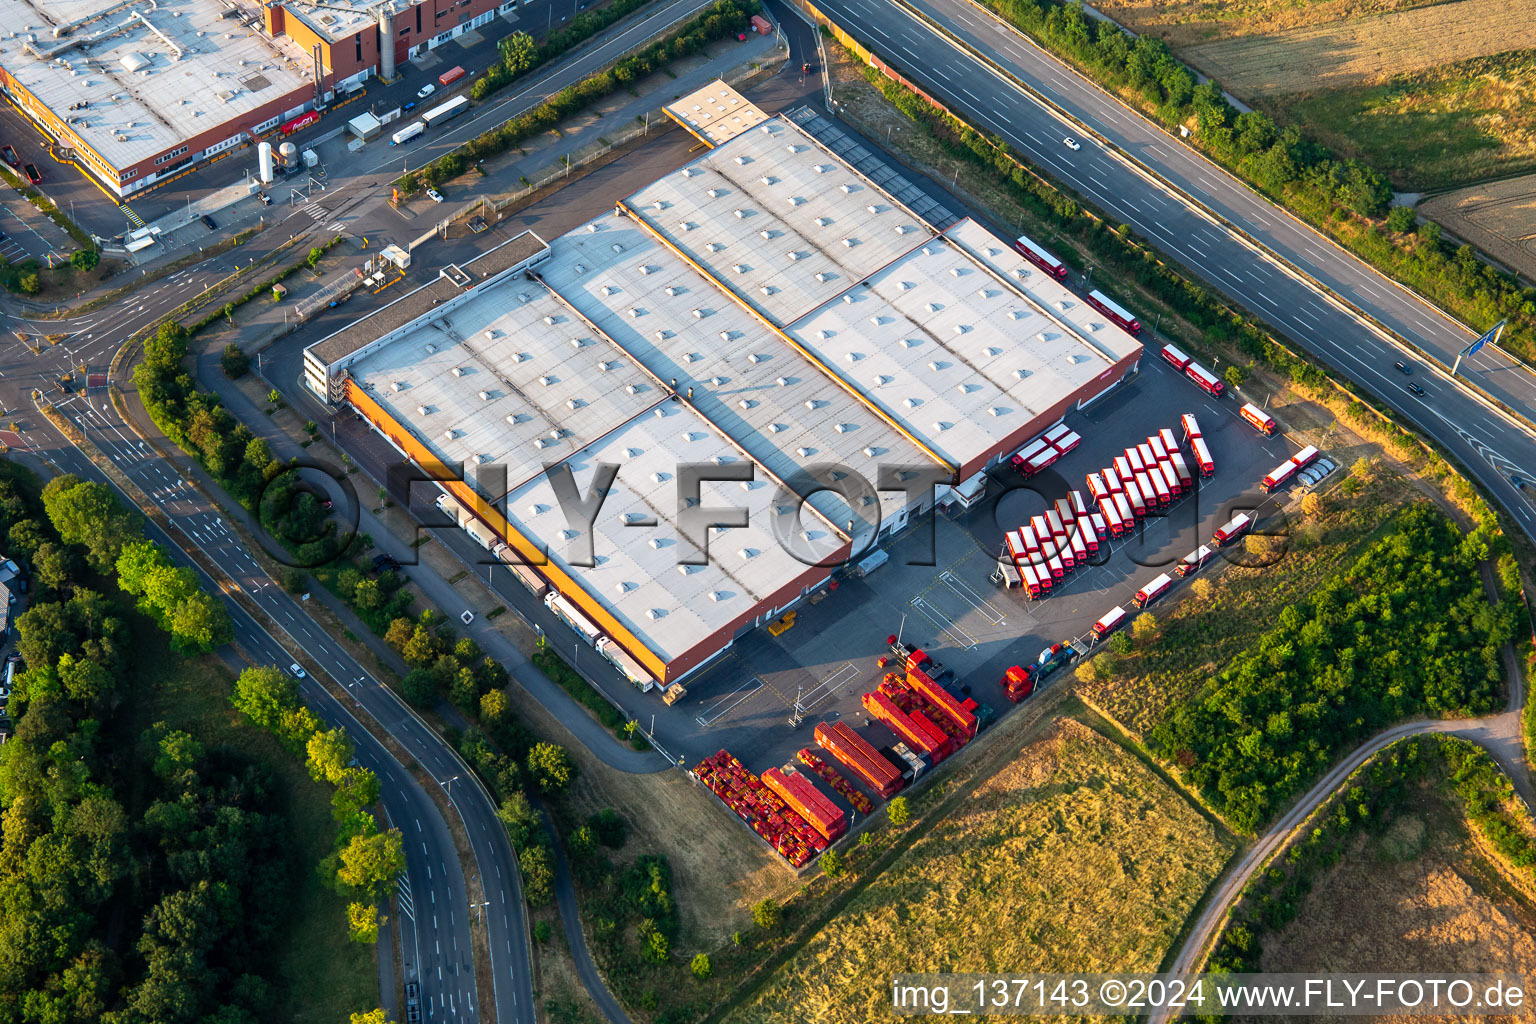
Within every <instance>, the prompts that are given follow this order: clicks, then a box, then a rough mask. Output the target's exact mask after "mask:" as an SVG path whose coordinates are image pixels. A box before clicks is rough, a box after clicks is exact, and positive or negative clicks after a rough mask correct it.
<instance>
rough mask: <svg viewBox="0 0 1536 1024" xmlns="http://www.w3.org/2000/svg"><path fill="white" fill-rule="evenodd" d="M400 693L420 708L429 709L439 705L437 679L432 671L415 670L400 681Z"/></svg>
mask: <svg viewBox="0 0 1536 1024" xmlns="http://www.w3.org/2000/svg"><path fill="white" fill-rule="evenodd" d="M400 692H401V694H403V695H404V697H405V699H406V700H408V701H410V702H411V703H412V704H414V705H416V706H417V707H418V708H429V707H431V706H432V705H433V704H436V703H437V695H438V692H439V691H438V686H437V677H436V676H434V675H433V674H432V672H431V670H430V669H425V668H413V669H411V670H410V671H409V672H407V673H406V674H405V678H404V679H402V680H400Z"/></svg>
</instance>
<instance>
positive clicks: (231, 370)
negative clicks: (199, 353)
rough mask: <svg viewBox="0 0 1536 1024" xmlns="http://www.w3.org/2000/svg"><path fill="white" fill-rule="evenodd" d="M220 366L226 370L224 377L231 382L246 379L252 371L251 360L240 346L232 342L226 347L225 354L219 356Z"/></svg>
mask: <svg viewBox="0 0 1536 1024" xmlns="http://www.w3.org/2000/svg"><path fill="white" fill-rule="evenodd" d="M219 365H220V366H221V367H223V369H224V376H226V377H228V378H229V379H230V380H237V379H239V378H241V377H244V376H245V375H246V374H247V373H248V372H250V369H251V360H250V357H248V356H247V355H246V354H245V353H244V352H242V351H241V350H240V346H239V345H236V344H235V343H234V342H230V343H229V344H228V345H225V346H224V351H223V353H222V354H221V355H220V356H219Z"/></svg>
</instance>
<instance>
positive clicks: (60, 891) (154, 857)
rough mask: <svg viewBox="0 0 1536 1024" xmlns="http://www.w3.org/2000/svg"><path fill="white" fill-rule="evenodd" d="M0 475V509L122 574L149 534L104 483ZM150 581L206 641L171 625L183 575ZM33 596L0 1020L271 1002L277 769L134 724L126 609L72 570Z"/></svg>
mask: <svg viewBox="0 0 1536 1024" xmlns="http://www.w3.org/2000/svg"><path fill="white" fill-rule="evenodd" d="M3 475H4V476H5V477H6V479H5V482H4V483H3V484H0V518H3V519H4V520H5V525H6V527H7V530H8V532H9V533H21V534H28V533H30V534H31V536H32V537H33V538H34V539H35V540H37V545H36V548H35V550H37V551H41V550H46V549H47V546H48V545H57V546H59V547H61V548H63V549H65V550H66V551H67V552H68V553H69V555H70V557H72V558H76V559H78V560H79V561H77V562H76V565H77V566H78V565H79V562H85V563H88V564H89V566H90V567H91V569H92V570H94V571H95V572H97V573H100V574H103V575H110V574H111V573H112V572H114V571H115V567H116V563H117V559H118V558H119V557H121V554H122V552H123V551H124V550H127V549H129V548H131V547H132V546H133V545H134V544H136V543H137V542H138V538H139V537H140V536H141V533H140V530H139V521H138V519H137V517H136V516H135V515H133V514H130V513H128V512H127V511H126V510H124V509H122V508H121V506H118V505H117V504H116V502H115V500H113V501H107V500H105V499H107V498H111V495H110V493H109V492H108V493H106V494H103V493H102V491H98V490H96V489H95V488H93V487H90V486H87V485H85V484H82V483H80V482H79V481H77V480H73V479H72V478H57V479H55V480H54V481H52V482H51V483H50V484H49V488H48V489H45V494H44V497H43V500H42V501H41V502H38V501H37V500H36V498H30V499H29V498H28V497H27V496H26V495H25V494H24V493H22V491H23V489H19V488H18V487H17V486H16V484H15V478H14V476H13V475H12V474H11V473H10V472H9V471H7V472H6V473H5V474H3ZM97 486H100V485H97ZM77 499H78V500H77ZM39 505H41V506H43V507H42V508H39V507H38V506H39ZM22 524H30V525H28V526H26V527H25V528H22ZM76 571H77V572H78V573H79V574H80V575H84V570H80V569H78V568H77V570H76ZM172 574H174V570H173V571H172ZM151 592H153V593H154V594H155V595H156V598H155V599H156V600H157V601H160V602H161V604H160V605H159V609H160V610H161V611H162V612H164V615H165V617H164V618H162V617H161V616H159V615H156V616H155V617H154V621H156V622H158V623H160V625H161V626H162V628H165V629H166V630H167V631H168V632H171V635H172V637H173V640H174V641H175V642H177V643H178V645H180V646H182V647H183V648H184V649H197V648H198V647H199V646H200V644H199V642H198V638H197V637H195V636H191V635H188V634H186V633H181V634H178V633H177V632H176V630H175V625H174V620H175V619H177V617H178V615H179V614H180V613H181V612H182V611H183V610H184V605H185V603H186V601H187V595H185V594H184V593H182V592H181V590H180V586H179V583H176V582H170V583H167V584H166V586H165V587H164V588H163V589H161V588H158V587H156V588H151V589H148V590H146V591H145V593H146V594H148V593H151ZM35 596H36V603H35V604H34V605H33V606H32V607H31V608H29V609H28V610H27V611H26V612H24V613H22V614H21V615H20V616H18V618H17V621H16V631H17V645H18V650H19V652H20V653H21V654H22V656H23V658H24V659H25V665H26V668H25V670H24V671H22V672H20V673H18V675H17V676H16V680H15V688H14V691H13V693H12V695H11V698H10V709H9V710H10V714H11V716H12V718H13V719H14V720H15V733H14V735H13V736H12V737H11V739H10V740H9V742H7V743H6V744H5V745H4V746H3V747H0V808H3V812H0V831H3V833H4V845H3V852H4V856H3V857H0V1021H3V1022H7V1024H9V1022H17V1024H20V1022H29V1024H30V1022H48V1024H74V1022H81V1024H87V1022H89V1024H182V1022H186V1024H193V1022H198V1024H257V1022H259V1021H264V1020H268V1019H270V1017H271V1014H272V1013H273V1011H274V1009H275V1007H274V1006H273V1005H272V1004H273V987H272V984H271V982H270V981H269V980H268V977H269V975H270V973H271V969H272V964H273V958H274V954H275V949H274V942H275V940H276V939H277V938H278V937H279V935H280V934H281V933H280V925H281V923H282V921H283V919H284V916H285V911H284V906H285V898H286V894H287V892H288V891H290V889H291V886H292V880H293V877H294V872H295V871H296V870H297V867H298V866H297V865H295V864H294V863H293V859H292V856H291V854H290V853H289V851H288V850H287V849H286V848H285V846H284V843H283V835H284V831H285V828H284V821H283V817H282V808H281V807H280V806H277V805H276V802H275V797H274V794H275V791H276V787H275V783H274V780H273V778H272V777H271V774H270V770H269V769H268V768H267V767H266V766H265V765H263V764H260V763H254V762H250V761H248V760H245V759H243V758H241V757H240V756H239V755H238V754H235V753H233V752H232V751H230V750H228V749H222V748H220V749H208V748H207V747H205V746H204V744H203V743H202V742H201V741H200V740H199V739H198V738H197V737H196V736H193V735H191V734H189V733H187V732H185V731H182V730H176V729H171V728H169V727H168V726H167V725H166V724H165V723H163V722H162V723H157V724H155V725H153V726H152V727H151V728H149V729H147V730H144V731H143V732H142V733H140V734H139V735H123V733H122V728H123V727H122V725H121V720H120V719H119V718H118V717H117V713H118V712H119V711H120V710H121V709H122V708H123V706H124V704H125V702H127V701H131V700H132V699H133V698H134V695H133V694H132V693H130V692H128V690H127V681H128V669H129V664H130V660H131V658H132V652H133V650H134V649H135V647H136V643H135V640H136V638H135V630H134V627H133V626H132V625H131V624H130V622H129V621H128V619H127V618H125V616H124V611H123V608H122V607H121V606H120V605H119V604H118V603H117V602H116V601H114V600H112V599H111V598H109V597H107V596H105V595H103V594H102V593H100V592H99V591H96V590H93V589H91V588H89V587H86V586H84V585H81V583H80V582H78V581H77V580H73V579H66V580H64V581H61V582H60V583H59V584H57V585H50V586H49V587H48V588H47V589H40V590H39V591H38V592H37V594H36V595H35ZM140 596H141V599H142V596H143V595H140ZM152 614H153V613H152Z"/></svg>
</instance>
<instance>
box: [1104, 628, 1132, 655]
mask: <svg viewBox="0 0 1536 1024" xmlns="http://www.w3.org/2000/svg"><path fill="white" fill-rule="evenodd" d="M1109 650H1110V653H1112V654H1118V655H1120V656H1121V657H1122V658H1123V657H1125V656H1126V655H1127V654H1130V653H1131V650H1132V644H1131V638H1130V637H1128V636H1126V635H1125V634H1124V633H1116V634H1115V635H1114V636H1112V637H1110V638H1109Z"/></svg>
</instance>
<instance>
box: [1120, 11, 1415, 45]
mask: <svg viewBox="0 0 1536 1024" xmlns="http://www.w3.org/2000/svg"><path fill="white" fill-rule="evenodd" d="M1443 2H1445V0H1101V2H1100V3H1097V4H1095V6H1096V7H1098V9H1099V10H1101V11H1103V12H1104V13H1105V14H1107V15H1109V16H1110V17H1112V18H1114V19H1115V20H1116V21H1118V22H1120V23H1121V24H1122V25H1126V26H1128V27H1130V28H1132V29H1135V30H1136V31H1137V32H1139V33H1141V34H1143V35H1145V34H1148V33H1150V34H1152V35H1155V36H1161V37H1162V38H1163V39H1166V40H1167V41H1168V45H1169V46H1174V47H1178V46H1190V45H1193V44H1195V43H1202V42H1209V41H1211V40H1213V39H1227V38H1230V37H1233V36H1243V35H1255V34H1273V33H1276V32H1284V31H1286V30H1288V29H1296V28H1302V27H1304V26H1309V25H1321V24H1324V23H1327V22H1334V21H1345V20H1348V19H1350V18H1364V17H1370V16H1371V15H1375V14H1386V13H1388V12H1391V11H1402V10H1408V9H1410V8H1414V7H1425V6H1429V5H1431V4H1436V3H1443Z"/></svg>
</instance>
